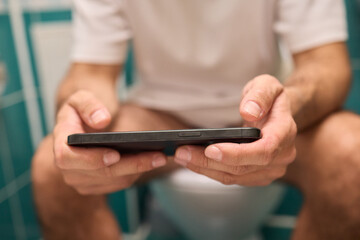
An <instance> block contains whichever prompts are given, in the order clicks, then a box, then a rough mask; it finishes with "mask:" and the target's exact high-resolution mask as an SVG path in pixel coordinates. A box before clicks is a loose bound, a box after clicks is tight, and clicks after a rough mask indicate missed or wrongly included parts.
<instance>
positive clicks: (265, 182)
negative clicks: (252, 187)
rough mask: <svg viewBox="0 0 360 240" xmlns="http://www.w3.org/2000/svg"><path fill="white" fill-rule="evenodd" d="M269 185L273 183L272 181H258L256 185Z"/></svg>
mask: <svg viewBox="0 0 360 240" xmlns="http://www.w3.org/2000/svg"><path fill="white" fill-rule="evenodd" d="M271 183H273V180H270V179H268V180H263V181H260V182H258V183H257V184H256V185H257V186H260V187H266V186H268V185H270V184H271Z"/></svg>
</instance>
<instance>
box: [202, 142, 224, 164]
mask: <svg viewBox="0 0 360 240" xmlns="http://www.w3.org/2000/svg"><path fill="white" fill-rule="evenodd" d="M205 156H206V157H208V158H211V159H214V160H216V161H221V159H222V152H221V151H220V149H219V148H217V147H215V146H209V147H207V148H206V149H205Z"/></svg>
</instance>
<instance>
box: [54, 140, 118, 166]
mask: <svg viewBox="0 0 360 240" xmlns="http://www.w3.org/2000/svg"><path fill="white" fill-rule="evenodd" d="M55 141H61V140H58V139H55ZM54 155H55V164H56V166H57V167H58V168H60V169H62V170H66V169H67V170H70V169H72V170H76V169H80V170H94V169H99V168H103V167H107V166H110V165H112V164H114V163H117V162H119V161H120V153H119V152H117V151H115V150H113V149H109V148H83V147H70V146H68V145H67V144H64V143H62V142H60V143H56V144H55V145H54Z"/></svg>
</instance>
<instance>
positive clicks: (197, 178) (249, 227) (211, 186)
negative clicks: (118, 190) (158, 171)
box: [151, 169, 285, 240]
mask: <svg viewBox="0 0 360 240" xmlns="http://www.w3.org/2000/svg"><path fill="white" fill-rule="evenodd" d="M151 189H152V192H153V194H154V198H155V199H156V201H157V202H158V203H159V204H160V206H161V208H162V210H163V211H164V212H165V213H166V214H167V216H168V217H169V218H170V219H171V220H172V221H173V222H174V224H175V225H176V226H177V227H178V228H179V229H180V230H182V231H183V232H184V233H185V234H186V235H187V236H188V237H189V238H190V239H194V240H204V239H207V240H215V239H216V240H218V239H226V240H232V239H236V240H240V239H241V240H245V239H246V240H250V239H251V240H252V239H261V238H259V237H258V230H259V227H260V226H261V224H262V223H263V222H264V221H265V220H266V217H267V215H268V214H269V213H271V211H273V210H274V208H275V207H276V206H277V204H278V203H279V201H280V200H281V199H282V196H283V193H284V189H285V187H284V186H282V185H281V184H279V183H274V184H271V185H269V186H266V187H252V188H249V187H241V186H236V185H232V186H225V185H223V184H221V183H219V182H217V181H214V180H212V179H209V178H207V177H205V176H203V175H199V174H196V173H193V172H191V171H189V170H187V169H181V170H178V171H176V172H174V173H173V174H171V175H169V176H167V177H165V178H161V179H157V180H155V181H153V182H152V184H151Z"/></svg>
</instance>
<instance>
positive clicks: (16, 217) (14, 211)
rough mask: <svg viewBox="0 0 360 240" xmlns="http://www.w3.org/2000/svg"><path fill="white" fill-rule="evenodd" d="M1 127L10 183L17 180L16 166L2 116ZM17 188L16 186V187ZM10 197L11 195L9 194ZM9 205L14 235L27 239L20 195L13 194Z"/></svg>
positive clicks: (5, 171) (3, 167) (5, 170)
mask: <svg viewBox="0 0 360 240" xmlns="http://www.w3.org/2000/svg"><path fill="white" fill-rule="evenodd" d="M0 126H1V128H2V129H3V131H2V134H0V138H1V142H2V144H1V147H2V152H3V157H4V158H3V159H2V161H0V162H1V165H2V171H3V175H4V180H5V183H6V184H7V183H10V182H11V181H12V180H13V179H15V171H14V166H13V164H12V161H11V159H12V156H11V152H10V148H9V145H8V139H7V137H5V136H8V133H7V131H6V128H5V123H4V121H3V119H2V118H1V116H0ZM14 188H16V185H15V186H14ZM7 190H10V191H14V190H15V189H11V188H10V189H7ZM7 195H9V193H7ZM9 205H10V212H11V216H12V218H13V219H12V220H13V223H14V224H13V225H14V226H13V227H14V234H15V238H16V239H26V228H25V224H24V218H23V215H22V212H21V202H20V198H19V195H18V194H13V195H12V196H10V197H9Z"/></svg>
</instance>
